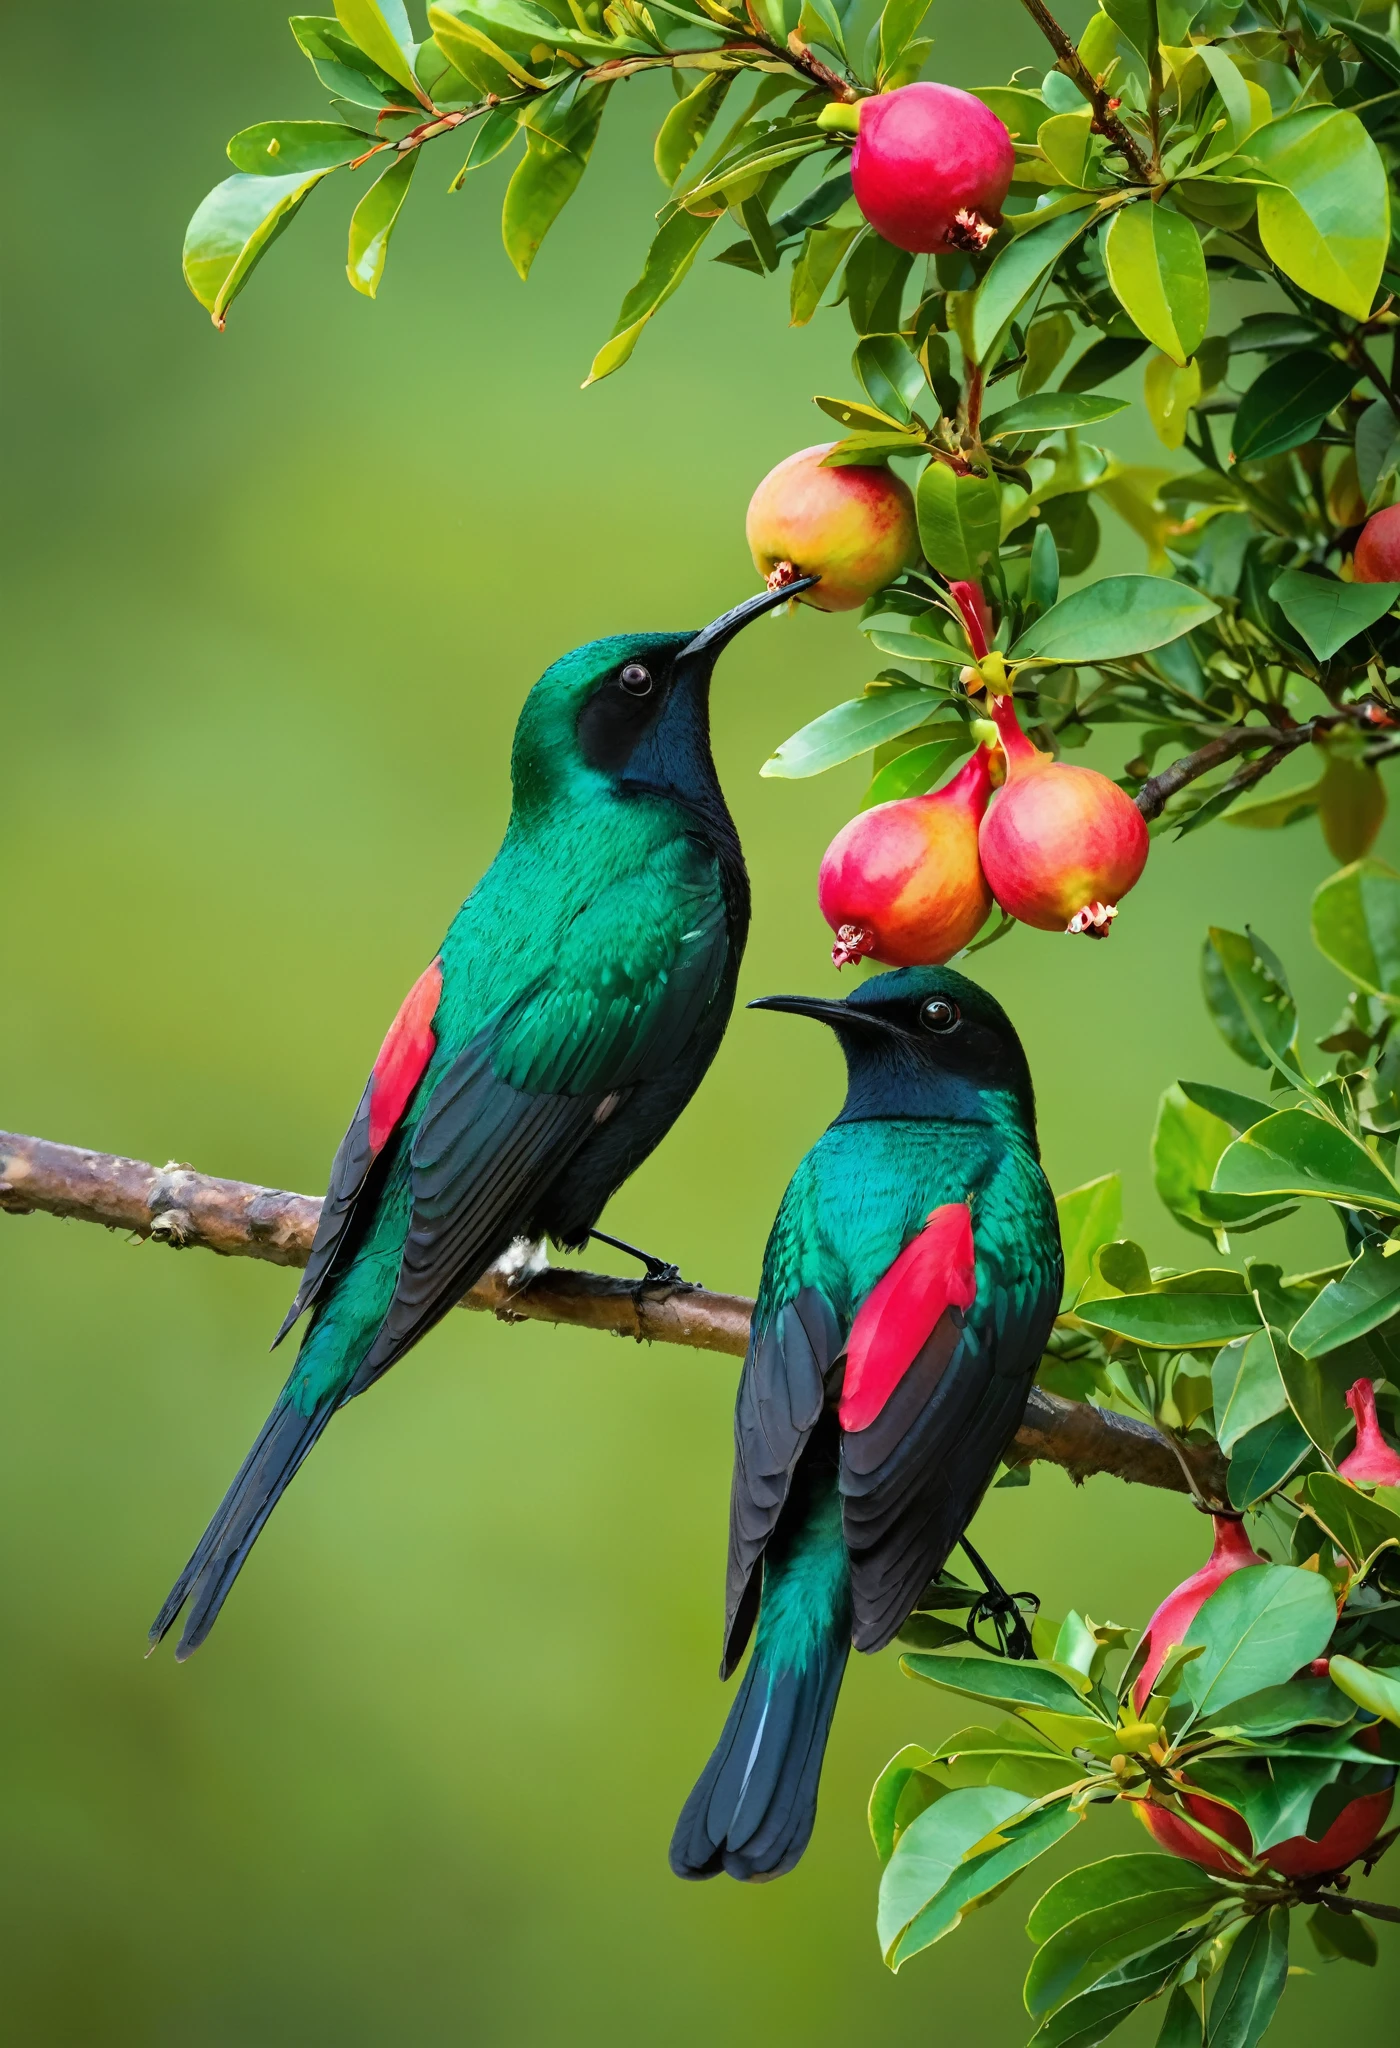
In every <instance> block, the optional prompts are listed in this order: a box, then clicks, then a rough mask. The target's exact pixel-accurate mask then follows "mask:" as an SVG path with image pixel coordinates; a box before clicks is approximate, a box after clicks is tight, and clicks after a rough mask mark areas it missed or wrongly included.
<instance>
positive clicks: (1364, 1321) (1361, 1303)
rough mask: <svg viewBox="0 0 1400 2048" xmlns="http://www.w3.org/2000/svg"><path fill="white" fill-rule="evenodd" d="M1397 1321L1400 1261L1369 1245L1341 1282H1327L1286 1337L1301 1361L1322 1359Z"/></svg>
mask: <svg viewBox="0 0 1400 2048" xmlns="http://www.w3.org/2000/svg"><path fill="white" fill-rule="evenodd" d="M1393 1315H1400V1258H1393V1259H1388V1258H1386V1256H1385V1254H1384V1253H1383V1252H1382V1251H1381V1250H1380V1248H1379V1247H1378V1246H1375V1245H1368V1246H1367V1248H1366V1250H1365V1251H1363V1252H1362V1254H1361V1256H1360V1257H1359V1258H1358V1259H1356V1260H1355V1261H1354V1263H1353V1264H1352V1265H1350V1266H1349V1267H1348V1268H1347V1270H1346V1272H1345V1273H1343V1275H1342V1277H1341V1278H1340V1279H1339V1280H1332V1281H1329V1282H1328V1284H1327V1286H1326V1287H1324V1288H1323V1290H1322V1292H1321V1293H1320V1294H1319V1295H1318V1296H1317V1298H1316V1300H1315V1301H1314V1302H1313V1303H1312V1306H1311V1307H1310V1308H1307V1309H1305V1310H1304V1312H1303V1314H1302V1315H1301V1316H1300V1317H1299V1319H1298V1321H1297V1322H1296V1323H1295V1324H1294V1325H1293V1328H1292V1329H1291V1330H1290V1331H1289V1333H1288V1341H1289V1343H1290V1344H1291V1345H1292V1346H1293V1349H1294V1350H1295V1351H1298V1352H1301V1353H1302V1355H1303V1357H1304V1358H1320V1357H1322V1356H1323V1354H1324V1353H1326V1352H1328V1351H1335V1350H1336V1349H1337V1348H1338V1346H1340V1345H1342V1344H1351V1343H1353V1342H1355V1340H1356V1339H1357V1338H1358V1337H1364V1336H1366V1335H1367V1333H1368V1332H1369V1331H1371V1330H1376V1329H1379V1328H1380V1326H1381V1324H1382V1323H1387V1322H1389V1321H1390V1318H1391V1317H1392V1316H1393Z"/></svg>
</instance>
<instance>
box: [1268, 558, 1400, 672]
mask: <svg viewBox="0 0 1400 2048" xmlns="http://www.w3.org/2000/svg"><path fill="white" fill-rule="evenodd" d="M1269 595H1270V597H1271V598H1272V599H1273V601H1274V603H1275V604H1276V605H1277V606H1278V608H1279V610H1280V611H1281V612H1282V613H1283V615H1284V617H1285V618H1286V619H1287V621H1288V623H1289V625H1290V626H1293V627H1295V628H1296V630H1297V631H1298V632H1299V633H1301V634H1302V636H1303V638H1304V639H1305V640H1306V641H1307V643H1308V645H1309V647H1311V649H1312V651H1313V653H1314V654H1315V655H1316V656H1317V658H1318V660H1319V661H1327V660H1329V659H1330V657H1331V656H1332V655H1334V654H1335V653H1336V652H1337V650H1338V648H1340V647H1345V646H1346V644H1347V642H1348V641H1349V640H1354V639H1355V638H1356V636H1357V634H1358V633H1364V632H1365V630H1366V628H1367V627H1368V626H1374V624H1375V623H1376V620H1377V619H1380V618H1384V616H1385V614H1386V613H1387V612H1388V611H1389V610H1390V608H1391V606H1392V605H1393V604H1394V602H1395V600H1396V598H1397V597H1400V583H1342V582H1340V581H1339V580H1338V579H1337V578H1336V577H1335V576H1309V575H1305V574H1304V573H1303V571H1302V570H1301V569H1285V570H1284V571H1283V574H1282V575H1281V576H1276V577H1275V578H1274V580H1273V582H1272V583H1271V584H1270V585H1269Z"/></svg>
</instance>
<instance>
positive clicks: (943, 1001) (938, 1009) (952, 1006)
mask: <svg viewBox="0 0 1400 2048" xmlns="http://www.w3.org/2000/svg"><path fill="white" fill-rule="evenodd" d="M960 1014H961V1013H960V1012H959V1009H958V1006H957V1004H956V1003H950V1002H949V1001H948V998H947V997H946V996H930V997H929V999H928V1001H927V1002H926V1003H925V1004H924V1006H923V1008H922V1009H921V1010H920V1011H919V1022H920V1023H921V1024H922V1025H923V1027H924V1029H925V1031H951V1030H952V1028H953V1026H954V1025H955V1024H956V1023H957V1021H958V1017H959V1015H960Z"/></svg>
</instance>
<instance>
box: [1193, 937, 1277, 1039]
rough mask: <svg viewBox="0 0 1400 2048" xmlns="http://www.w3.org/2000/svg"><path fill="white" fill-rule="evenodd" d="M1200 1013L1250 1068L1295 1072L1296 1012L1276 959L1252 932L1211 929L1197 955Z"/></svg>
mask: <svg viewBox="0 0 1400 2048" xmlns="http://www.w3.org/2000/svg"><path fill="white" fill-rule="evenodd" d="M1201 981H1202V983H1203V985H1204V989H1205V998H1206V1008H1207V1009H1208V1010H1209V1011H1210V1014H1211V1016H1212V1018H1213V1019H1214V1021H1215V1026H1216V1029H1217V1030H1218V1031H1219V1032H1220V1034H1221V1036H1222V1037H1223V1038H1224V1040H1225V1043H1226V1044H1227V1045H1228V1046H1229V1048H1230V1050H1231V1052H1233V1053H1237V1054H1238V1055H1239V1057H1240V1058H1241V1059H1242V1060H1247V1061H1248V1062H1249V1064H1250V1066H1252V1067H1263V1068H1265V1069H1268V1068H1269V1067H1271V1066H1274V1065H1275V1064H1280V1065H1283V1066H1285V1067H1287V1068H1290V1069H1292V1068H1295V1067H1296V1062H1297V1054H1296V1050H1295V1048H1296V1046H1297V1043H1298V1010H1297V1006H1296V1004H1295V1003H1294V1001H1293V995H1292V991H1291V990H1290V988H1289V986H1288V979H1287V976H1286V975H1285V974H1284V971H1283V968H1282V967H1281V965H1280V964H1279V961H1278V959H1277V957H1276V956H1275V955H1274V954H1273V953H1272V952H1271V951H1270V949H1269V948H1268V947H1267V946H1266V945H1265V944H1264V942H1263V940H1262V939H1257V938H1256V937H1255V936H1254V934H1253V932H1245V933H1241V932H1227V931H1223V930H1221V928H1220V927H1219V926H1218V925H1212V926H1211V928H1210V931H1209V932H1208V934H1207V936H1206V943H1205V948H1204V950H1203V952H1202V955H1201Z"/></svg>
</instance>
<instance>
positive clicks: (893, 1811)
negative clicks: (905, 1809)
mask: <svg viewBox="0 0 1400 2048" xmlns="http://www.w3.org/2000/svg"><path fill="white" fill-rule="evenodd" d="M932 1762H933V1752H932V1750H929V1749H924V1748H922V1747H921V1746H920V1745H919V1744H918V1743H917V1742H909V1743H906V1744H905V1746H904V1748H903V1749H900V1750H896V1751H895V1754H894V1755H893V1756H892V1757H891V1758H890V1760H889V1762H888V1763H887V1764H886V1765H885V1768H884V1769H883V1771H881V1773H880V1775H879V1777H878V1778H877V1779H876V1780H875V1784H874V1787H873V1789H872V1791H871V1794H870V1805H869V1807H868V1809H867V1813H866V1818H867V1820H868V1821H869V1824H870V1838H871V1840H872V1841H873V1842H874V1844H875V1853H876V1855H877V1856H878V1857H879V1859H880V1861H881V1862H882V1863H888V1862H889V1860H890V1857H891V1856H892V1855H893V1853H894V1843H895V1835H896V1832H897V1816H898V1813H899V1809H900V1802H901V1801H902V1800H903V1798H904V1794H905V1792H906V1790H907V1789H908V1786H909V1783H910V1780H911V1779H914V1778H917V1777H919V1776H921V1775H922V1773H923V1770H924V1766H925V1765H926V1764H931V1763H932ZM906 1825H907V1823H906Z"/></svg>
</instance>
